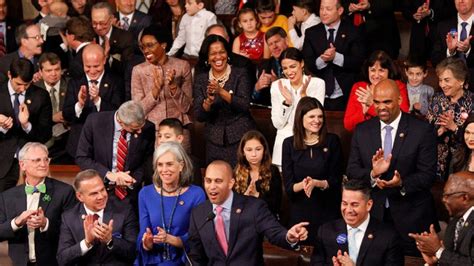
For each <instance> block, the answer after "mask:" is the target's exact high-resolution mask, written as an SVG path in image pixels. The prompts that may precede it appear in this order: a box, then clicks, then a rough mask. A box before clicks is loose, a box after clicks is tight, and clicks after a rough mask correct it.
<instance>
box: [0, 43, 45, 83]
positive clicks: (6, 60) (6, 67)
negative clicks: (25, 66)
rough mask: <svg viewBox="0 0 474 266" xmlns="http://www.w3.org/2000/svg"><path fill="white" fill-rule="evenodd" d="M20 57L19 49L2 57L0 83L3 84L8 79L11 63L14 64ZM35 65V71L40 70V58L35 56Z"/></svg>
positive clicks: (0, 60)
mask: <svg viewBox="0 0 474 266" xmlns="http://www.w3.org/2000/svg"><path fill="white" fill-rule="evenodd" d="M19 58H20V54H18V50H16V51H13V52H11V53H9V54H6V55H5V56H3V57H1V58H0V84H3V83H5V82H7V81H8V75H7V74H8V71H10V65H11V64H12V62H13V61H15V60H17V59H19ZM34 62H35V63H34V64H33V65H34V67H35V72H37V71H38V69H39V67H38V58H37V57H35V59H34Z"/></svg>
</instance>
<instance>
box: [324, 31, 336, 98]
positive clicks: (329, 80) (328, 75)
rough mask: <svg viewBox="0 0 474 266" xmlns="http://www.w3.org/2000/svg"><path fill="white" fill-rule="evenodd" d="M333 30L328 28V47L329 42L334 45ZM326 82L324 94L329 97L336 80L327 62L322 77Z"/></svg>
mask: <svg viewBox="0 0 474 266" xmlns="http://www.w3.org/2000/svg"><path fill="white" fill-rule="evenodd" d="M334 31H335V29H328V32H329V38H328V48H329V47H330V45H329V44H333V45H334ZM324 81H325V82H326V95H327V96H328V97H330V96H331V95H332V93H333V92H334V90H335V89H336V80H335V79H334V73H333V69H332V66H331V64H330V63H328V66H327V70H326V77H325V79H324Z"/></svg>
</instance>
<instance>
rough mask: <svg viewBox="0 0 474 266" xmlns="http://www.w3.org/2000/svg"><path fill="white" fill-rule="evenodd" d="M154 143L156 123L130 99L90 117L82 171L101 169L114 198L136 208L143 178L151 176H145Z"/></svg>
mask: <svg viewBox="0 0 474 266" xmlns="http://www.w3.org/2000/svg"><path fill="white" fill-rule="evenodd" d="M154 145H155V126H154V125H153V124H152V123H151V122H149V121H147V120H146V119H145V112H144V111H143V108H142V106H141V105H140V103H138V102H134V101H128V102H125V103H123V104H122V105H121V106H120V108H119V109H118V110H117V111H116V112H114V111H109V112H100V113H95V114H92V115H90V116H89V117H88V118H87V121H86V123H85V124H84V127H83V129H82V133H81V138H80V139H79V144H78V147H77V154H76V163H77V164H78V165H79V166H80V167H81V170H85V169H94V170H96V171H97V172H99V175H100V177H102V178H103V179H104V182H105V183H106V186H107V188H108V190H109V192H110V194H111V196H112V199H115V200H116V199H118V200H120V201H122V200H125V201H129V202H130V203H131V204H132V205H133V206H135V207H136V204H137V197H138V191H139V190H140V188H141V184H142V181H143V179H144V178H149V179H151V176H149V177H144V168H145V165H147V164H146V163H145V162H146V161H147V159H148V158H149V157H151V156H152V155H153V151H154ZM145 172H146V173H152V171H151V170H147V171H145Z"/></svg>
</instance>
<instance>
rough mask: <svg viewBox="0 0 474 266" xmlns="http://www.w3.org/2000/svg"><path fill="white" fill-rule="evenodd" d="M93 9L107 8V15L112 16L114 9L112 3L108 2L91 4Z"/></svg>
mask: <svg viewBox="0 0 474 266" xmlns="http://www.w3.org/2000/svg"><path fill="white" fill-rule="evenodd" d="M94 9H107V12H108V13H109V15H111V16H113V15H114V13H115V11H114V8H113V7H112V5H111V4H110V3H109V2H98V3H96V4H95V5H93V6H92V10H94Z"/></svg>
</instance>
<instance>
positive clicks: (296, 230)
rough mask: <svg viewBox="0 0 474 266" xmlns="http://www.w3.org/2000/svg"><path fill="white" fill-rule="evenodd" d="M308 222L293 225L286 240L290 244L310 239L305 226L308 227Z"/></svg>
mask: <svg viewBox="0 0 474 266" xmlns="http://www.w3.org/2000/svg"><path fill="white" fill-rule="evenodd" d="M308 225H309V223H308V222H301V223H299V224H295V225H293V226H292V227H291V228H290V229H289V230H288V232H287V233H286V239H287V240H288V242H290V243H297V242H298V241H304V240H306V239H307V238H308V230H306V228H305V226H308Z"/></svg>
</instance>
